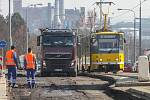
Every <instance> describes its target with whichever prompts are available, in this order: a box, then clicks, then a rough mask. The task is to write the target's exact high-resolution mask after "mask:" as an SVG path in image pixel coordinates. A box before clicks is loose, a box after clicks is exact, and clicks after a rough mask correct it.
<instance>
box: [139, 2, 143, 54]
mask: <svg viewBox="0 0 150 100" xmlns="http://www.w3.org/2000/svg"><path fill="white" fill-rule="evenodd" d="M141 10H142V9H141V0H140V9H139V17H140V23H139V24H140V25H139V56H141V55H142V53H141V51H142V50H141V49H142V48H141V38H142V35H141Z"/></svg>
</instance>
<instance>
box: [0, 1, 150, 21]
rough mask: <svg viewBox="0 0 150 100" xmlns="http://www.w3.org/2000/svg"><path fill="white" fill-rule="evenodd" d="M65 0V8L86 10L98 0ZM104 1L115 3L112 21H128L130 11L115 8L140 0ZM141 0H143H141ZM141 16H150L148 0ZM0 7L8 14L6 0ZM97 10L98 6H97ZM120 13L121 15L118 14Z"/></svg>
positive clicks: (130, 7)
mask: <svg viewBox="0 0 150 100" xmlns="http://www.w3.org/2000/svg"><path fill="white" fill-rule="evenodd" d="M12 1H13V0H12ZM54 1H55V0H23V5H24V6H26V5H27V4H33V3H34V4H36V3H43V4H47V3H48V2H51V3H54ZM64 1H65V8H75V7H77V8H79V7H81V6H84V7H86V9H87V10H90V9H93V7H96V6H91V5H92V4H93V3H94V2H96V1H100V0H64ZM104 1H112V2H114V3H115V5H114V6H112V7H111V13H113V14H111V15H110V16H111V17H112V22H116V21H122V20H125V21H129V20H132V19H133V14H132V12H129V13H126V14H124V13H125V11H117V10H116V9H117V8H127V9H132V8H133V7H134V6H136V5H137V4H138V3H139V1H140V0H104ZM141 1H143V0H141ZM142 5H143V6H142V17H146V18H147V17H150V13H149V11H150V6H149V5H150V0H146V1H145V3H143V4H142ZM0 6H1V7H2V12H1V13H2V14H4V15H7V14H8V0H1V5H0ZM133 10H134V11H135V13H136V17H138V16H139V13H138V12H139V7H137V8H135V9H133ZM97 12H98V7H97ZM120 15H121V16H120Z"/></svg>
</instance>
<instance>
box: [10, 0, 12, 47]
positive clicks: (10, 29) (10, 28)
mask: <svg viewBox="0 0 150 100" xmlns="http://www.w3.org/2000/svg"><path fill="white" fill-rule="evenodd" d="M10 10H11V1H10V0H9V42H10V47H11V46H12V35H11V11H10Z"/></svg>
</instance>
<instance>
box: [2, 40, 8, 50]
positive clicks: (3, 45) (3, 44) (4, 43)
mask: <svg viewBox="0 0 150 100" xmlns="http://www.w3.org/2000/svg"><path fill="white" fill-rule="evenodd" d="M6 45H7V43H6V41H4V40H0V48H4V47H6Z"/></svg>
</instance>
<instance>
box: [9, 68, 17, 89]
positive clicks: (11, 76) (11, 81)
mask: <svg viewBox="0 0 150 100" xmlns="http://www.w3.org/2000/svg"><path fill="white" fill-rule="evenodd" d="M7 68H8V83H9V85H11V84H12V85H13V86H14V85H15V84H16V70H17V68H16V66H9V65H8V66H7Z"/></svg>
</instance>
